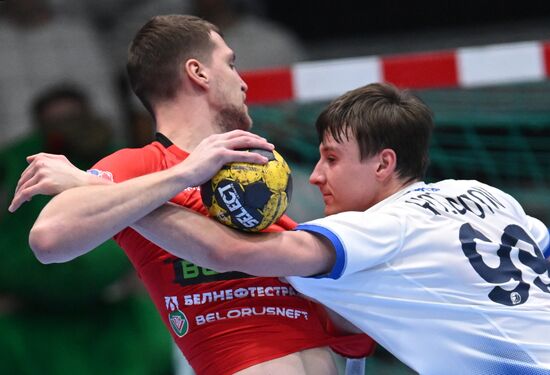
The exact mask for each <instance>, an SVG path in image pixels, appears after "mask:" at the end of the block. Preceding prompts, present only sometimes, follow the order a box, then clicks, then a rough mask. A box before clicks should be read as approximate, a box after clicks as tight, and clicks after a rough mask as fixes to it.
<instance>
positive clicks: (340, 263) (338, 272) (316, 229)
mask: <svg viewBox="0 0 550 375" xmlns="http://www.w3.org/2000/svg"><path fill="white" fill-rule="evenodd" d="M295 230H304V231H307V232H313V233H317V234H320V235H321V236H323V237H325V238H327V239H328V240H329V241H330V242H331V243H332V246H333V247H334V251H336V261H335V262H334V267H332V270H331V271H330V272H329V273H327V274H324V275H317V276H314V277H315V278H329V279H339V278H340V276H342V273H344V266H345V265H346V252H345V251H344V246H342V242H341V241H340V239H339V238H338V236H336V235H335V234H334V233H332V232H331V231H330V230H328V229H327V228H324V227H320V226H318V225H311V224H300V225H298V226H297V227H296V228H295Z"/></svg>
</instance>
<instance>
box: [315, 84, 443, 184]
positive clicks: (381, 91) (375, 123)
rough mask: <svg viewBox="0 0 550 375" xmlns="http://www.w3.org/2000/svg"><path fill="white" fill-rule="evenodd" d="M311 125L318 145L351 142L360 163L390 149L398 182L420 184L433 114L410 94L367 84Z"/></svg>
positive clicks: (347, 94) (322, 113)
mask: <svg viewBox="0 0 550 375" xmlns="http://www.w3.org/2000/svg"><path fill="white" fill-rule="evenodd" d="M315 126H316V128H317V135H318V137H319V142H320V143H322V142H323V140H324V139H325V137H326V136H327V135H330V136H332V137H333V138H334V140H335V141H336V142H342V140H343V139H344V137H345V138H346V139H349V137H354V138H355V139H356V140H357V143H358V145H359V152H360V156H361V160H364V159H366V158H368V157H371V156H373V155H375V154H377V153H378V152H380V151H382V150H383V149H385V148H390V149H392V150H394V151H395V153H396V154H397V167H396V171H397V174H398V176H399V177H400V178H404V179H407V180H409V181H410V180H415V179H422V178H423V177H424V175H425V173H426V169H427V168H428V164H429V156H428V148H429V143H430V138H431V133H432V130H433V127H434V124H433V114H432V111H431V110H430V109H429V108H428V106H426V105H425V104H424V103H423V102H422V100H420V99H419V98H418V97H416V96H414V95H412V94H411V93H410V92H409V91H407V90H399V89H398V88H396V87H395V86H393V85H391V84H388V83H372V84H369V85H366V86H363V87H360V88H357V89H355V90H351V91H348V92H347V93H345V94H343V95H342V96H340V97H338V98H337V99H335V100H334V101H332V102H331V103H330V104H329V105H328V107H327V108H325V110H323V112H321V114H320V115H319V117H318V118H317V122H316V124H315Z"/></svg>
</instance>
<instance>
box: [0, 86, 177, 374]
mask: <svg viewBox="0 0 550 375" xmlns="http://www.w3.org/2000/svg"><path fill="white" fill-rule="evenodd" d="M31 107H32V111H29V112H31V113H32V116H31V118H32V119H33V122H32V123H33V125H34V126H33V128H32V131H30V132H29V134H28V135H26V136H25V137H23V138H20V139H19V140H18V141H17V142H14V143H12V144H11V145H10V146H9V147H6V148H4V149H3V150H2V152H0V171H2V173H1V177H0V178H1V180H0V186H1V187H0V191H3V192H5V194H4V196H2V197H1V198H2V200H1V201H0V332H2V335H0V352H2V361H0V373H1V374H21V375H26V374H29V375H30V374H37V373H40V374H43V375H59V374H69V373H75V374H90V375H92V374H127V375H135V374H142V375H151V374H170V371H171V368H172V364H171V357H170V355H171V352H170V338H169V336H168V334H166V333H165V330H164V329H163V327H162V323H161V322H160V320H159V319H158V318H157V316H156V313H155V309H154V307H153V305H152V304H151V303H150V301H149V300H148V298H147V296H146V295H145V294H144V293H143V291H142V289H141V287H140V286H139V284H138V283H137V281H135V279H136V276H135V274H134V271H133V269H132V267H131V265H130V264H129V262H128V260H127V258H126V256H125V255H124V254H123V252H122V251H120V249H119V248H118V246H117V245H116V244H115V243H114V242H113V241H112V240H111V241H109V242H107V243H105V244H103V245H101V246H100V249H98V251H94V252H92V253H90V254H89V255H87V256H84V257H81V258H79V259H77V260H76V261H75V262H72V263H71V264H66V265H48V266H46V265H43V264H41V263H39V262H38V261H37V260H36V258H35V257H34V255H33V253H32V251H31V249H30V248H29V247H28V244H27V243H28V241H27V238H28V233H29V230H30V228H31V226H32V224H33V222H34V218H35V217H36V216H37V215H38V213H39V212H40V211H41V209H42V208H43V206H44V205H45V204H46V203H47V201H48V199H49V198H47V197H42V196H39V197H35V198H33V199H32V201H30V202H27V203H26V204H25V205H23V206H22V207H21V208H20V209H19V210H18V211H17V213H14V214H9V213H7V205H8V202H9V200H11V197H12V195H13V192H14V190H15V186H16V184H17V181H18V179H19V175H20V174H21V172H22V171H23V170H24V169H25V167H26V165H27V163H26V161H25V158H26V156H28V155H32V154H36V153H38V152H50V153H63V154H65V155H67V157H69V158H72V161H74V162H75V164H76V165H77V166H79V167H80V168H82V169H87V168H88V167H89V166H90V165H91V162H92V160H96V159H98V158H100V157H102V156H103V155H105V154H106V153H107V152H109V151H110V150H112V147H111V143H112V138H111V134H112V132H111V127H110V126H109V123H108V122H107V121H106V120H105V119H103V118H102V117H101V116H99V115H98V113H97V112H96V111H95V109H94V108H93V107H91V105H90V101H89V99H88V97H87V95H86V94H85V93H84V91H83V90H81V89H80V88H78V87H76V86H74V85H61V86H56V87H53V88H51V89H49V90H47V91H45V92H43V93H39V94H38V96H37V97H36V98H33V100H32V106H31ZM144 342H146V343H147V355H143V347H144V346H143V343H144ZM29 353H32V360H29Z"/></svg>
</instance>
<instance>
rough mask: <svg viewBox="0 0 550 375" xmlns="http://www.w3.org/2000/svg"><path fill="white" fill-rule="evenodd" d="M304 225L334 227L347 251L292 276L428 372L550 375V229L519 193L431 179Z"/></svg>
mask: <svg viewBox="0 0 550 375" xmlns="http://www.w3.org/2000/svg"><path fill="white" fill-rule="evenodd" d="M297 230H305V231H311V232H316V233H319V234H321V235H323V236H325V237H327V238H328V239H329V240H330V241H331V242H332V244H333V246H334V248H335V250H336V253H337V259H336V263H335V266H334V268H333V269H332V271H331V272H330V274H328V275H323V276H322V277H310V278H305V277H289V278H288V280H289V282H290V283H291V284H292V285H293V286H294V287H295V288H296V289H297V290H299V291H300V292H301V293H303V294H305V295H307V296H310V297H311V298H313V299H315V300H317V301H319V302H321V303H322V304H324V305H326V306H327V307H329V308H331V309H332V310H334V311H336V312H337V313H339V314H340V315H341V316H343V317H344V318H346V319H347V320H349V321H350V322H351V323H353V324H354V325H355V326H357V327H359V328H360V329H362V330H363V331H364V332H365V333H367V334H369V335H370V336H372V337H373V338H374V339H375V340H376V341H377V342H378V343H379V344H380V345H382V346H383V347H385V348H386V349H387V350H389V351H390V352H391V353H393V354H394V355H395V356H396V357H397V358H398V359H400V360H401V361H402V362H403V363H405V364H407V365H408V366H409V367H411V368H412V369H414V370H415V371H418V372H419V373H420V374H436V375H440V374H468V375H476V374H491V375H493V374H494V375H497V374H550V287H549V286H550V271H549V268H550V263H547V262H546V261H545V255H543V253H544V252H548V249H547V248H548V244H549V241H550V240H549V234H548V229H547V228H546V226H545V225H544V224H543V223H542V222H541V221H539V220H537V219H534V218H532V217H529V216H527V215H526V214H525V213H524V211H523V209H522V208H521V206H520V205H519V203H518V202H517V201H516V200H514V199H513V198H512V197H511V196H509V195H507V194H505V193H503V192H501V191H500V190H498V189H495V188H493V187H490V186H487V185H484V184H482V183H479V182H477V181H455V180H446V181H441V182H438V183H434V184H425V183H423V182H419V183H415V184H413V185H410V186H408V187H407V188H405V189H404V190H402V191H400V192H398V193H396V194H394V195H392V196H390V197H389V198H387V199H385V200H383V201H382V202H379V203H378V204H376V205H375V206H373V207H371V208H370V209H368V210H367V211H365V212H344V213H340V214H336V215H332V216H328V217H325V218H323V219H318V220H313V221H310V222H308V223H305V224H301V225H299V226H298V227H297ZM548 255H550V254H548V253H547V254H546V256H548Z"/></svg>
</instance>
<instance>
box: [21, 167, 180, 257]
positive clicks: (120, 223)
mask: <svg viewBox="0 0 550 375" xmlns="http://www.w3.org/2000/svg"><path fill="white" fill-rule="evenodd" d="M186 187H187V184H186V182H185V177H182V176H177V175H176V174H174V173H172V172H171V171H170V170H166V171H162V172H158V173H154V174H150V175H146V176H142V177H138V178H135V179H132V180H128V181H125V182H122V183H119V184H111V185H96V186H83V187H78V188H74V189H70V190H67V191H65V192H63V193H61V194H59V195H58V196H56V197H55V198H53V199H52V200H51V201H50V203H49V204H48V205H47V206H46V207H45V208H44V209H43V211H42V212H41V214H40V216H39V217H38V219H37V220H36V222H35V225H34V226H33V228H32V229H31V232H30V235H29V243H30V246H31V248H32V249H33V251H34V252H35V254H36V256H37V258H38V259H39V260H40V261H41V262H43V263H59V262H66V261H69V260H71V259H74V258H76V257H78V256H80V255H82V254H85V253H87V252H88V251H90V250H92V249H94V248H95V247H97V246H98V245H100V244H101V243H103V242H104V241H106V240H108V239H109V238H111V237H112V236H114V235H115V234H116V233H118V232H119V231H121V230H122V229H124V228H126V227H127V226H129V225H130V224H132V223H133V222H135V221H136V220H138V219H139V218H141V217H143V216H144V215H146V214H147V213H149V212H151V211H152V210H154V209H155V208H156V207H158V206H160V205H162V204H163V203H164V202H166V201H167V200H169V199H171V198H172V197H173V196H174V195H176V194H177V193H178V192H179V191H181V190H182V189H184V188H186Z"/></svg>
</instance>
